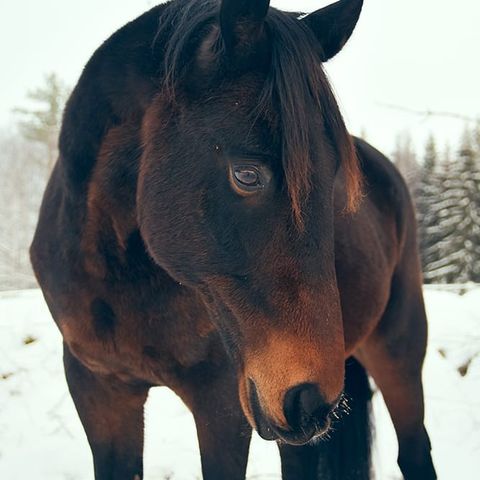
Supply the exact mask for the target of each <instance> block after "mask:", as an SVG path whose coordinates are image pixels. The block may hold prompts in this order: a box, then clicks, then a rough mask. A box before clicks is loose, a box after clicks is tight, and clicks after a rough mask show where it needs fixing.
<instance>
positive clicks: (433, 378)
mask: <svg viewBox="0 0 480 480" xmlns="http://www.w3.org/2000/svg"><path fill="white" fill-rule="evenodd" d="M426 301H427V308H428V313H429V318H430V344H429V352H428V356H427V360H426V364H425V372H424V378H425V390H426V403H427V428H428V429H429V432H430V436H431V439H432V444H433V455H434V461H435V464H436V467H437V470H438V472H439V478H440V480H469V479H472V480H473V479H477V478H480V288H477V289H471V290H470V291H468V292H467V293H465V294H464V295H459V294H457V293H453V292H448V291H440V290H436V289H431V288H429V289H427V290H426ZM62 368H63V367H62V361H61V339H60V335H59V333H58V332H57V330H56V327H55V326H54V323H53V321H52V320H51V318H50V315H49V313H48V310H47V308H46V306H45V303H44V301H43V298H42V296H41V294H40V292H39V291H27V292H17V293H10V294H1V295H0V479H8V480H47V479H48V480H87V479H88V480H90V479H92V478H93V473H92V466H91V458H90V451H89V447H88V444H87V441H86V438H85V435H84V433H83V430H82V427H81V424H80V421H79V420H78V417H77V415H76V412H75V410H74V406H73V403H72V401H71V399H70V397H69V394H68V393H67V386H66V383H65V380H64V376H63V369H62ZM374 402H375V403H374V407H375V423H376V430H377V433H376V442H375V455H374V465H375V470H376V473H377V475H376V478H377V479H378V480H389V479H392V480H393V479H397V478H400V475H399V472H398V469H397V467H396V464H395V458H396V440H395V437H394V433H393V427H392V425H391V423H390V420H389V418H388V415H387V414H386V411H385V406H384V404H383V402H382V399H381V397H380V395H379V394H376V395H375V401H374ZM145 465H146V476H145V478H146V480H165V479H167V478H168V479H172V480H174V479H175V480H191V479H192V480H194V479H200V478H201V475H200V461H199V456H198V446H197V441H196V436H195V431H194V426H193V421H192V418H191V415H190V413H189V412H188V411H187V410H186V408H185V407H184V406H183V404H182V403H181V402H180V401H179V400H178V398H176V397H175V395H173V394H172V393H171V392H169V391H168V390H167V389H153V390H152V391H151V395H150V397H149V400H148V403H147V408H146V447H145ZM279 465H280V464H279V459H278V454H277V450H276V446H275V445H274V444H272V443H267V442H264V441H262V440H260V439H259V438H258V437H257V436H255V437H254V440H253V444H252V448H251V455H250V462H249V470H248V478H249V479H258V480H267V479H270V480H271V479H279V478H280V473H279V471H280V470H279V469H280V466H279Z"/></svg>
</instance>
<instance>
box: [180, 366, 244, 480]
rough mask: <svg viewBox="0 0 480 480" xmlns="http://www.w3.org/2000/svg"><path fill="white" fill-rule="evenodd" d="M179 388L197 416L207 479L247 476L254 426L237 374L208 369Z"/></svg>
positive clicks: (205, 477)
mask: <svg viewBox="0 0 480 480" xmlns="http://www.w3.org/2000/svg"><path fill="white" fill-rule="evenodd" d="M199 377H200V379H198V378H197V379H195V380H194V381H191V382H187V383H186V384H184V385H183V386H182V391H181V392H178V393H179V394H180V396H181V397H182V399H183V400H184V401H185V403H186V404H187V405H188V407H189V408H190V410H191V411H192V414H193V416H194V419H195V424H196V427H197V436H198V443H199V446H200V455H201V461H202V472H203V479H204V480H225V479H228V480H244V479H245V474H246V469H247V461H248V451H249V446H250V439H251V433H252V430H251V427H250V426H249V424H248V422H247V420H246V419H245V416H244V415H243V411H242V408H241V406H240V401H239V398H238V387H237V381H236V376H235V374H234V373H233V371H230V370H229V369H228V368H227V367H226V366H225V369H224V371H223V372H218V371H215V372H211V373H210V372H205V373H204V374H200V375H199Z"/></svg>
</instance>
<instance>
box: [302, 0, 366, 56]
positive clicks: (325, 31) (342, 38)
mask: <svg viewBox="0 0 480 480" xmlns="http://www.w3.org/2000/svg"><path fill="white" fill-rule="evenodd" d="M362 6H363V0H340V1H338V2H336V3H333V4H332V5H328V6H327V7H325V8H322V9H320V10H317V11H316V12H313V13H311V14H310V15H307V16H306V17H304V18H303V19H302V22H305V23H306V24H307V25H308V26H309V27H310V30H312V31H313V33H314V34H315V36H316V37H317V38H318V40H319V41H320V43H321V45H322V48H323V61H324V62H326V61H327V60H329V59H330V58H332V57H334V56H335V55H336V54H337V53H338V52H339V51H340V50H341V49H342V48H343V46H344V45H345V44H346V43H347V40H348V39H349V38H350V36H351V35H352V33H353V30H354V29H355V25H356V24H357V21H358V18H359V17H360V13H361V11H362Z"/></svg>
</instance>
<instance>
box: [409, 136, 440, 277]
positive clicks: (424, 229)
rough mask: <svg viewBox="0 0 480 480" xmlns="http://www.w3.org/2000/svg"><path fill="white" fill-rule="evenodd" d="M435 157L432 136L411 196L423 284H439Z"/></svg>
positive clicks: (437, 186) (438, 227) (435, 149)
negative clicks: (415, 209)
mask: <svg viewBox="0 0 480 480" xmlns="http://www.w3.org/2000/svg"><path fill="white" fill-rule="evenodd" d="M437 163H438V154H437V147H436V144H435V139H434V137H433V136H432V135H430V137H429V138H428V141H427V144H426V146H425V156H424V162H423V165H422V167H421V171H420V176H419V179H418V183H417V186H416V189H415V192H414V197H415V203H416V207H417V219H418V234H419V245H420V255H421V260H422V267H423V272H424V278H425V282H426V283H432V282H434V281H437V282H438V281H439V280H440V278H438V274H437V272H436V265H437V262H438V260H439V259H440V252H439V246H440V243H439V242H440V241H441V239H442V234H443V233H442V231H441V229H440V225H439V208H438V204H439V198H440V194H441V191H440V190H441V189H440V180H439V178H438V175H437Z"/></svg>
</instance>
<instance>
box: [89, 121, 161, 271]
mask: <svg viewBox="0 0 480 480" xmlns="http://www.w3.org/2000/svg"><path fill="white" fill-rule="evenodd" d="M140 155H141V147H140V126H139V125H135V124H124V125H121V126H118V127H114V128H111V129H110V130H109V131H108V132H107V134H106V135H105V137H104V139H103V142H102V145H101V147H100V151H99V154H98V156H97V159H96V163H95V166H94V168H93V171H92V175H91V178H90V180H89V183H88V186H87V189H86V192H85V194H86V195H87V199H86V200H87V201H86V216H85V223H84V226H83V229H82V240H81V249H82V252H83V255H84V258H85V267H86V268H87V270H88V271H89V273H90V274H93V275H95V276H99V277H105V276H107V275H111V274H112V273H113V272H112V270H115V269H117V268H119V269H120V270H121V267H122V265H126V264H127V263H128V262H129V258H127V257H128V255H132V254H134V255H136V256H138V255H140V252H136V251H132V249H133V250H135V249H141V248H143V245H136V244H135V243H139V242H141V239H140V235H139V232H138V224H137V218H136V217H137V215H136V198H135V197H136V185H137V177H138V165H139V159H140ZM142 261H143V262H147V263H150V262H151V260H150V259H149V258H148V256H145V258H143V259H142ZM139 267H144V268H146V267H147V265H144V266H142V265H139Z"/></svg>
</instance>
